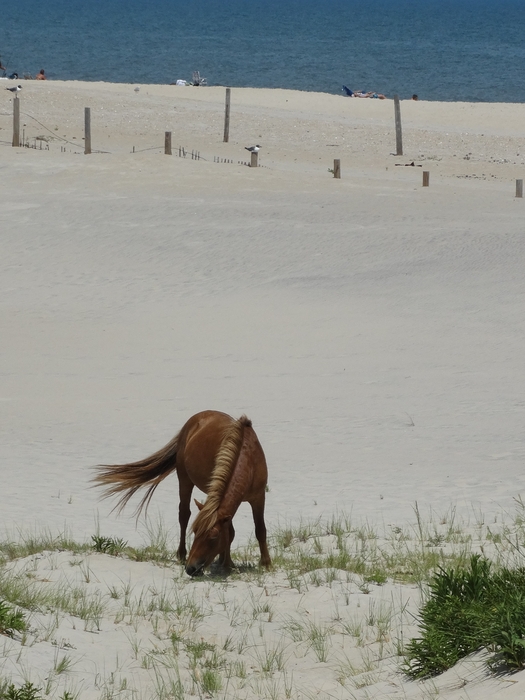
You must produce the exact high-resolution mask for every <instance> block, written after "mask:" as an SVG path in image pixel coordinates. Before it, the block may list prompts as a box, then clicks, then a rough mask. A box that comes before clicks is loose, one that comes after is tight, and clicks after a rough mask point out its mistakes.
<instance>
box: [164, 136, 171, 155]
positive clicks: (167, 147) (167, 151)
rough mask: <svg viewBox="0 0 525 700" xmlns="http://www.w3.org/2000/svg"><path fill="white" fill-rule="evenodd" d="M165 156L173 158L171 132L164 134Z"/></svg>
mask: <svg viewBox="0 0 525 700" xmlns="http://www.w3.org/2000/svg"><path fill="white" fill-rule="evenodd" d="M164 155H166V156H171V131H165V132H164Z"/></svg>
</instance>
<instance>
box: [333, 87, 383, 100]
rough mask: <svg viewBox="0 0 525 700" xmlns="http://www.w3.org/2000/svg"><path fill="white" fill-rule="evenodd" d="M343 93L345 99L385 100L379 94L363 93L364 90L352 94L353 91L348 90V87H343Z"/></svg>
mask: <svg viewBox="0 0 525 700" xmlns="http://www.w3.org/2000/svg"><path fill="white" fill-rule="evenodd" d="M343 92H344V93H345V95H346V96H347V97H371V98H373V99H376V100H386V97H385V95H382V94H381V93H379V92H365V91H364V90H357V91H356V92H354V91H353V90H350V88H349V87H346V85H343Z"/></svg>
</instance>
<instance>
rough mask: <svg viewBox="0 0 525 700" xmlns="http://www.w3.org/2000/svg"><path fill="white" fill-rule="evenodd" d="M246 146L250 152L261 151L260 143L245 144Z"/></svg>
mask: <svg viewBox="0 0 525 700" xmlns="http://www.w3.org/2000/svg"><path fill="white" fill-rule="evenodd" d="M244 148H245V149H246V150H247V151H250V153H259V151H260V150H261V147H260V146H259V144H257V145H256V146H245V147H244Z"/></svg>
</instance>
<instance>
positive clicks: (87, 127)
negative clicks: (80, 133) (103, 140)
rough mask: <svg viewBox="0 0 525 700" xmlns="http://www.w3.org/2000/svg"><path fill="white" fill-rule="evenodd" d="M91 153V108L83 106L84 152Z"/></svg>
mask: <svg viewBox="0 0 525 700" xmlns="http://www.w3.org/2000/svg"><path fill="white" fill-rule="evenodd" d="M89 153H91V108H90V107H84V154H86V155H88V154H89Z"/></svg>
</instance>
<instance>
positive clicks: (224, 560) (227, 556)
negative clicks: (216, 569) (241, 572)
mask: <svg viewBox="0 0 525 700" xmlns="http://www.w3.org/2000/svg"><path fill="white" fill-rule="evenodd" d="M234 538H235V528H234V527H233V523H232V521H231V520H230V525H229V530H228V544H227V545H226V549H225V550H224V552H222V553H221V554H220V555H219V566H220V567H221V568H223V569H226V570H228V571H229V570H230V569H232V568H233V561H232V557H231V546H232V542H233V540H234Z"/></svg>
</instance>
